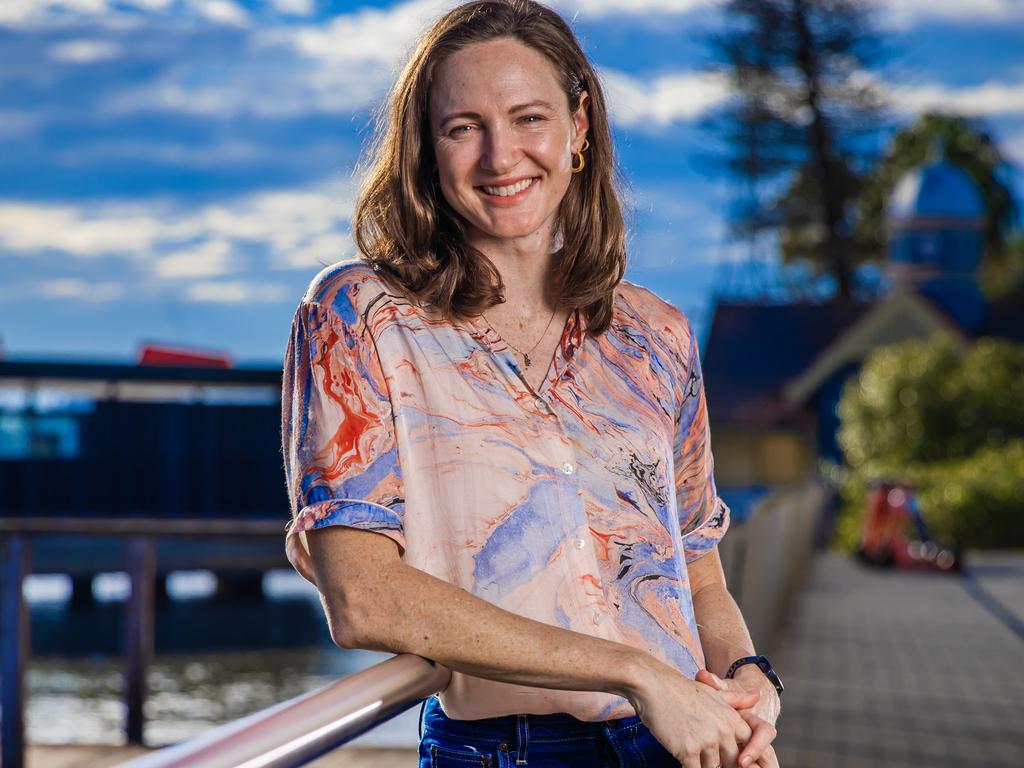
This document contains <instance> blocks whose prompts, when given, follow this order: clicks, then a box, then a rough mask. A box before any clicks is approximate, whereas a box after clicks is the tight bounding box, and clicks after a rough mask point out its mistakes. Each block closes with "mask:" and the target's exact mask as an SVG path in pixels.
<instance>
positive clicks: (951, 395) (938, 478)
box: [838, 335, 1024, 546]
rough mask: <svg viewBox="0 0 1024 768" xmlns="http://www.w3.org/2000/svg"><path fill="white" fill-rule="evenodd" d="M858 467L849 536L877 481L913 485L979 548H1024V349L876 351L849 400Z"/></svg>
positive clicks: (929, 510)
mask: <svg viewBox="0 0 1024 768" xmlns="http://www.w3.org/2000/svg"><path fill="white" fill-rule="evenodd" d="M839 417H840V428H839V435H838V438H839V444H840V447H841V448H842V450H843V455H844V458H845V459H846V463H847V466H848V469H847V474H846V480H845V482H844V487H843V497H844V501H845V506H846V513H845V521H844V522H843V523H841V525H840V533H841V537H845V539H846V540H845V543H847V544H851V543H852V541H853V540H854V539H855V536H856V533H857V531H858V529H859V522H858V521H859V517H860V512H861V510H862V509H863V507H864V502H865V490H866V488H867V484H868V483H869V482H870V481H871V480H874V479H891V478H897V477H899V478H907V479H910V480H912V481H913V482H915V483H916V484H917V485H918V488H919V495H920V499H921V504H922V508H923V510H924V513H925V515H926V518H927V519H928V521H929V522H930V523H931V524H932V525H933V526H934V527H935V528H936V529H937V530H938V531H939V533H940V534H944V535H945V536H946V537H947V538H956V539H958V540H959V541H961V542H962V543H965V544H970V545H975V546H993V545H998V544H999V543H1000V542H1002V543H1003V545H1008V544H1009V543H1011V542H1015V543H1016V544H1017V545H1018V546H1024V345H1021V344H1015V343H1013V342H1009V341H1004V340H996V339H988V338H985V339H980V340H978V341H977V342H976V343H975V344H973V345H972V346H970V347H969V348H968V349H966V350H964V349H961V348H960V347H959V346H958V344H957V343H956V342H955V341H954V340H953V339H951V338H949V337H948V336H944V335H936V336H935V337H933V338H932V339H930V340H928V341H908V342H905V343H903V344H898V345H894V346H890V347H884V348H882V349H878V350H875V351H874V352H873V353H872V354H871V355H870V356H869V357H868V359H867V360H866V361H865V362H864V365H863V367H862V368H861V371H860V374H859V376H857V377H856V378H855V379H853V380H851V381H850V382H849V383H848V384H847V386H846V388H845V389H844V391H843V395H842V398H841V400H840V403H839Z"/></svg>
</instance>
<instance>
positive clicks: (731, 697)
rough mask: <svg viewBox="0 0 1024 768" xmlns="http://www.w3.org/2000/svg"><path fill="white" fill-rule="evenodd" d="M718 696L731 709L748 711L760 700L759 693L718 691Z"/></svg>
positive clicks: (755, 691)
mask: <svg viewBox="0 0 1024 768" xmlns="http://www.w3.org/2000/svg"><path fill="white" fill-rule="evenodd" d="M718 695H719V696H721V697H722V700H723V701H725V703H726V704H728V705H729V706H730V707H732V708H733V709H750V708H751V707H752V706H754V705H755V704H757V702H758V700H759V699H760V698H761V692H760V691H757V690H754V691H718Z"/></svg>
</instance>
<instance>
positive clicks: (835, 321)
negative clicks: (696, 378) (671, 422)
mask: <svg viewBox="0 0 1024 768" xmlns="http://www.w3.org/2000/svg"><path fill="white" fill-rule="evenodd" d="M869 307H870V305H868V304H855V303H829V304H788V305H787V304H779V305H758V304H749V303H728V302H719V304H718V305H717V306H716V307H715V312H714V316H713V317H712V320H711V332H710V334H709V336H708V340H707V342H706V344H705V350H706V351H705V354H704V360H703V363H702V365H703V371H704V383H705V387H706V389H707V392H708V412H709V414H710V416H711V418H712V419H713V420H714V421H716V422H735V421H742V422H744V423H747V424H751V425H753V424H773V423H779V422H780V421H781V422H784V421H800V420H802V417H801V415H800V411H799V409H798V408H797V407H794V406H791V405H789V404H787V403H785V401H784V400H783V399H782V396H781V392H782V388H783V386H784V385H785V384H786V383H787V382H788V381H790V380H791V379H793V378H795V377H797V376H799V375H800V374H801V373H803V372H804V370H806V369H807V367H808V366H809V365H810V364H811V363H812V362H813V361H814V360H815V359H816V358H817V357H818V356H819V354H820V353H821V352H822V351H823V350H824V349H825V348H826V347H827V346H828V345H829V344H830V343H831V342H832V341H833V340H834V339H836V338H837V337H838V336H839V335H840V334H841V333H842V331H843V330H844V329H845V328H847V327H849V326H850V325H851V324H853V323H854V322H855V321H856V320H857V318H859V317H860V316H861V315H862V314H863V313H864V312H865V311H866V310H867V309H868V308H869Z"/></svg>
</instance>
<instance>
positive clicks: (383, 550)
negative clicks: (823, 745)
mask: <svg viewBox="0 0 1024 768" xmlns="http://www.w3.org/2000/svg"><path fill="white" fill-rule="evenodd" d="M306 536H307V541H308V543H309V550H310V555H311V559H312V564H313V570H314V573H315V576H316V581H317V584H318V587H319V589H320V593H321V599H322V601H323V604H324V609H325V611H326V613H327V618H328V622H329V624H330V629H331V637H332V638H333V639H334V641H335V642H336V643H337V644H338V645H339V646H341V647H343V648H365V649H368V650H378V651H388V652H391V653H412V654H416V655H418V656H423V657H425V658H428V659H432V660H434V661H436V662H438V663H439V664H442V665H444V666H446V667H448V668H449V669H452V670H456V671H458V672H463V673H466V674H469V675H474V676H476V677H484V678H488V679H491V680H498V681H501V682H507V683H515V684H519V685H529V686H535V687H540V688H555V689H560V690H577V691H604V692H607V693H612V694H617V695H620V696H624V697H626V698H627V699H628V700H629V701H630V702H631V703H632V704H633V706H634V708H635V709H636V711H637V713H638V714H639V715H640V717H641V719H642V720H643V721H644V723H646V724H647V726H648V727H649V728H650V729H651V731H652V733H654V735H655V737H656V738H657V739H658V740H659V741H660V742H661V743H662V744H663V745H664V746H665V747H666V749H668V750H669V751H670V752H671V753H672V754H673V755H675V756H676V757H677V759H679V760H680V762H681V763H683V765H685V766H687V768H699V766H700V765H701V759H700V754H701V752H707V751H709V750H711V749H713V750H714V753H715V755H716V756H717V755H719V754H720V755H721V758H720V759H719V760H718V762H720V763H721V764H722V765H724V766H729V765H735V761H736V757H737V754H738V751H739V750H738V747H737V744H738V743H745V742H747V740H748V739H750V735H751V730H750V727H749V726H748V725H747V724H746V723H745V722H744V720H743V719H742V718H741V717H740V716H739V715H738V714H737V711H736V710H737V709H740V708H742V707H743V706H751V705H752V704H753V703H754V702H755V701H756V695H742V694H736V693H733V692H729V691H724V692H716V691H715V690H714V689H713V688H712V687H710V686H708V685H705V684H701V683H698V682H696V681H694V680H690V679H689V678H687V677H686V676H685V675H683V674H682V673H681V672H679V671H678V670H676V669H674V668H672V667H670V666H669V665H667V664H664V663H662V662H660V661H658V660H657V659H655V658H654V657H653V656H651V655H650V654H648V653H645V652H643V651H641V650H638V649H635V648H631V647H629V646H627V645H624V644H621V643H615V642H611V641H609V640H603V639H601V638H597V637H591V636H589V635H585V634H582V633H579V632H572V631H570V630H566V629H562V628H560V627H553V626H549V625H547V624H544V623H543V622H539V621H534V620H532V619H527V618H524V617H522V616H518V615H516V614H514V613H511V612H510V611H506V610H504V609H501V608H498V607H497V606H495V605H492V604H491V603H489V602H487V601H486V600H483V599H481V598H479V597H476V596H475V595H472V594H470V593H469V592H467V591H465V590H464V589H461V588H459V587H456V586H454V585H452V584H449V583H448V582H446V581H443V580H441V579H437V578H435V577H433V576H431V575H429V574H427V573H425V572H423V571H420V570H418V569H416V568H413V567H411V566H408V565H406V564H405V563H403V562H402V561H401V559H400V558H399V555H398V548H397V546H396V545H395V543H394V542H393V541H391V540H390V539H387V538H385V537H383V536H381V535H379V534H376V533H372V532H369V531H362V530H358V529H355V528H349V527H344V526H334V527H329V528H323V529H320V530H316V531H307V532H306ZM709 764H710V765H714V764H716V763H709Z"/></svg>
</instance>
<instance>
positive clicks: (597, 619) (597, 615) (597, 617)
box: [594, 611, 604, 624]
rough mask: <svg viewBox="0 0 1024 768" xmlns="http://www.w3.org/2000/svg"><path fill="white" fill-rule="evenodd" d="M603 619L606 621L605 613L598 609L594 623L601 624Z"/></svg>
mask: <svg viewBox="0 0 1024 768" xmlns="http://www.w3.org/2000/svg"><path fill="white" fill-rule="evenodd" d="M602 621H604V614H603V613H601V612H600V611H598V612H597V613H595V614H594V623H595V624H600V623H601V622H602Z"/></svg>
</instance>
